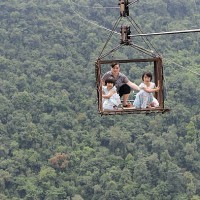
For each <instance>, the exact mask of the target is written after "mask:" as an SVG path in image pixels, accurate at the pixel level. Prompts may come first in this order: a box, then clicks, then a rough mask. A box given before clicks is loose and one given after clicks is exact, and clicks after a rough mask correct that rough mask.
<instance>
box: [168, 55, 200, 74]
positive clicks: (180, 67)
mask: <svg viewBox="0 0 200 200" xmlns="http://www.w3.org/2000/svg"><path fill="white" fill-rule="evenodd" d="M164 60H167V61H169V62H170V63H172V64H174V65H177V66H178V67H180V68H183V69H185V70H187V71H189V72H191V73H193V74H196V75H197V76H200V74H199V73H197V72H195V71H192V70H190V69H187V68H186V67H183V66H182V65H179V64H177V63H175V62H173V61H171V60H169V59H166V58H164Z"/></svg>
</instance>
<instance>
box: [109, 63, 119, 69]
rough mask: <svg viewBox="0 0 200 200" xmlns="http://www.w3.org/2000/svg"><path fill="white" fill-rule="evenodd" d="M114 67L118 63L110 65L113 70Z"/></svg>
mask: <svg viewBox="0 0 200 200" xmlns="http://www.w3.org/2000/svg"><path fill="white" fill-rule="evenodd" d="M115 65H119V63H116V62H115V63H112V64H111V65H110V66H111V67H112V68H113V67H114V66H115Z"/></svg>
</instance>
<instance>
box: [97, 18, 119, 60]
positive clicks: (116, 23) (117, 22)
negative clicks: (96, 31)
mask: <svg viewBox="0 0 200 200" xmlns="http://www.w3.org/2000/svg"><path fill="white" fill-rule="evenodd" d="M121 19H122V18H121V17H119V18H118V19H117V21H116V22H115V25H114V26H113V29H112V32H111V33H110V35H109V37H108V39H107V41H106V43H105V45H104V47H103V49H102V51H101V53H100V55H99V58H100V57H101V55H102V53H103V51H104V49H105V48H106V45H107V44H108V42H109V40H110V38H111V37H112V35H113V33H114V30H115V27H117V25H118V24H119V22H120V21H121Z"/></svg>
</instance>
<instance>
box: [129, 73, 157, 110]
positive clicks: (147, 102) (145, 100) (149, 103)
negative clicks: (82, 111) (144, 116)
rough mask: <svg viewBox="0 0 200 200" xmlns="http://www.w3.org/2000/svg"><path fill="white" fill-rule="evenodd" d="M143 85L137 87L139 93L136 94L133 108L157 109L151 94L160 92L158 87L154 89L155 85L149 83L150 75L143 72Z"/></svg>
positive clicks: (155, 101)
mask: <svg viewBox="0 0 200 200" xmlns="http://www.w3.org/2000/svg"><path fill="white" fill-rule="evenodd" d="M142 80H143V83H141V84H140V85H139V88H140V92H138V93H137V94H136V98H135V101H134V103H133V104H134V106H135V108H151V107H154V108H155V107H158V106H159V103H158V100H157V99H156V98H155V97H154V95H153V92H157V91H159V90H160V87H159V86H158V87H156V85H155V83H153V82H151V80H152V74H151V73H150V72H145V73H143V75H142Z"/></svg>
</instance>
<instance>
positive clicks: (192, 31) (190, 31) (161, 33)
mask: <svg viewBox="0 0 200 200" xmlns="http://www.w3.org/2000/svg"><path fill="white" fill-rule="evenodd" d="M195 32H200V29H192V30H182V31H168V32H160V33H145V34H135V35H130V37H137V36H153V35H170V34H178V33H195Z"/></svg>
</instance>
